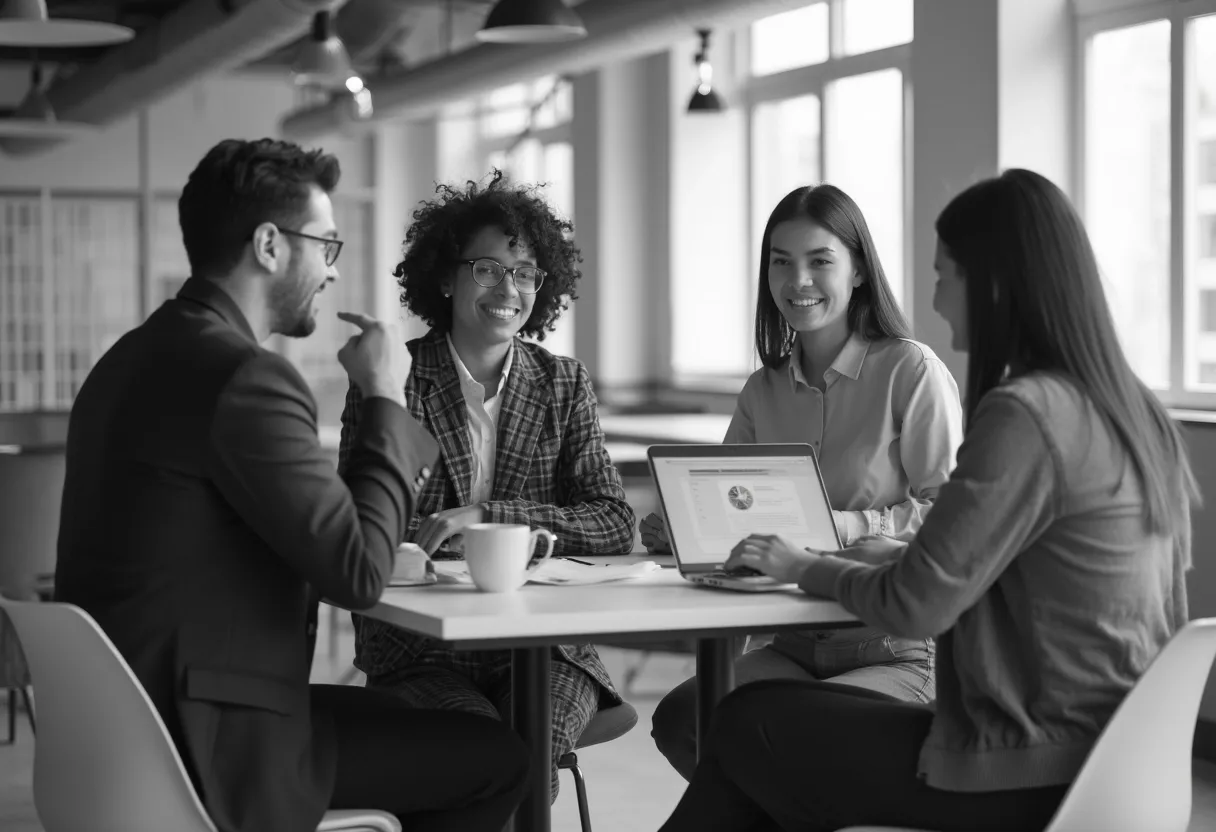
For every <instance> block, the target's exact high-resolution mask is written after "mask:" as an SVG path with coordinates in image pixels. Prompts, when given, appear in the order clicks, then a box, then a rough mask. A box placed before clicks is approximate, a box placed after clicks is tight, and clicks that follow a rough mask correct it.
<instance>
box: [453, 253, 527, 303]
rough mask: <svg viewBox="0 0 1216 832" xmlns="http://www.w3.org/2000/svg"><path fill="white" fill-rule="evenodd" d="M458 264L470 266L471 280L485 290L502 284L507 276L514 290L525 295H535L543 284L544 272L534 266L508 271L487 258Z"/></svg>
mask: <svg viewBox="0 0 1216 832" xmlns="http://www.w3.org/2000/svg"><path fill="white" fill-rule="evenodd" d="M460 262H461V263H467V264H468V265H469V266H471V267H472V269H473V280H474V281H475V282H476V283H477V285H478V286H485V287H486V288H487V289H492V288H493V287H495V286H497V285H498V284H499V283H502V279H503V278H504V277H506V276H507V275H508V274H509V275H511V282H513V283H514V284H515V288H516V290H518V291H519V292H520V293H522V294H525V295H533V294H536V292H537V291H538V290H539V289H540V286H541V284H542V283H544V282H545V270H544V269H538V268H536V266H516V267H515V268H513V269H508V268H507V267H506V266H504V265H503V264H502V263H499V262H498V261H497V260H491V259H490V258H488V257H479V258H477V259H476V260H461V261H460Z"/></svg>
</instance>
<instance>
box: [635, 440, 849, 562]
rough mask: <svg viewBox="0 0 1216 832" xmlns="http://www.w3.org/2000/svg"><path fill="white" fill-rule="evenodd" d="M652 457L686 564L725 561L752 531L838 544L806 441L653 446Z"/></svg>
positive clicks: (819, 545) (815, 544) (803, 543)
mask: <svg viewBox="0 0 1216 832" xmlns="http://www.w3.org/2000/svg"><path fill="white" fill-rule="evenodd" d="M778 451H779V452H778ZM650 462H651V469H652V471H653V473H654V477H655V484H656V486H657V487H658V490H659V496H660V499H661V500H662V503H663V510H664V512H665V513H666V515H667V521H668V523H669V524H670V528H669V530H668V532H669V534H670V535H671V538H672V541H673V542H674V544H675V545H674V546H673V548H674V549H675V551H676V555H677V559H678V561H679V563H680V565H681V566H702V565H706V566H712V565H715V564H721V563H722V562H723V561H724V560H726V557H727V556H728V555H729V554H730V550H731V549H732V548H734V546H735V544H736V543H738V542H739V541H740V540H742V539H743V538H745V537H747V536H748V535H749V534H778V535H781V536H782V537H785V538H788V539H789V540H790V541H792V542H793V543H796V544H797V545H798V546H800V547H810V548H812V549H825V550H828V551H835V550H836V549H838V548H840V543H839V540H838V538H837V537H836V526H835V524H834V522H833V521H832V510H831V506H830V505H829V503H828V497H827V493H826V492H825V490H824V487H823V480H822V479H821V478H820V476H819V468H818V466H817V465H816V463H815V459H814V457H813V456H812V452H811V449H810V447H809V446H803V445H781V446H770V448H769V449H767V450H766V447H765V446H764V445H702V446H691V445H683V446H654V447H652V448H651V449H650Z"/></svg>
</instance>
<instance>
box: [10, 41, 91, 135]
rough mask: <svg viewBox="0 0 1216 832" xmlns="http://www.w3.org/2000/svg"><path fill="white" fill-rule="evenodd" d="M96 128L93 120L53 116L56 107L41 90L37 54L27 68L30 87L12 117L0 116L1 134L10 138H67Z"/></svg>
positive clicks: (40, 70)
mask: <svg viewBox="0 0 1216 832" xmlns="http://www.w3.org/2000/svg"><path fill="white" fill-rule="evenodd" d="M96 129H97V127H96V125H93V124H87V123H85V122H82V121H60V120H59V119H58V118H56V117H55V109H54V108H53V107H52V106H51V102H50V101H48V100H47V97H46V93H44V92H43V91H42V65H41V64H40V63H39V61H38V59H37V57H35V58H34V64H33V68H32V70H31V72H30V91H29V92H27V93H26V94H25V98H23V99H22V100H21V103H20V104H18V105H17V109H16V110H14V111H13V115H12V116H11V117H9V118H0V136H5V137H11V138H40V139H43V138H70V137H72V136H78V135H81V134H82V133H91V132H93V131H94V130H96Z"/></svg>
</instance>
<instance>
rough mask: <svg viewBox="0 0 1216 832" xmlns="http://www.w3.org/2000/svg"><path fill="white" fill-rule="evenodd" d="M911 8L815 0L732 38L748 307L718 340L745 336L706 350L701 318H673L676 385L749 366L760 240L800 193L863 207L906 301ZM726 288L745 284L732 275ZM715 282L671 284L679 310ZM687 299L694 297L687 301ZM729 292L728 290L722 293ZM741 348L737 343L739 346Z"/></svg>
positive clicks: (886, 2) (906, 2)
mask: <svg viewBox="0 0 1216 832" xmlns="http://www.w3.org/2000/svg"><path fill="white" fill-rule="evenodd" d="M912 5H913V2H912V0H820V2H816V3H809V4H808V5H806V6H805V7H802V8H797V9H793V10H791V11H787V12H782V13H781V14H777V15H773V16H771V17H767V18H763V19H761V20H758V21H756V22H755V23H753V24H752V25H751V26H750V28H749V29H748V30H747V32H746V33H745V36H742V37H737V38H736V54H735V61H734V65H735V66H737V67H743V68H745V71H744V73H743V76H744V77H742V78H738V79H737V82H736V87H737V92H733V94H732V96H731V100H730V103H731V105H735V104H736V102H737V103H738V106H740V107H742V108H743V109H744V111H745V113H746V117H747V120H748V127H747V141H748V151H747V152H748V165H747V179H748V201H749V204H750V210H749V215H750V222H749V226H750V227H749V228H748V229H746V230H741V233H746V234H747V235H748V270H747V275H746V279H747V280H748V281H749V288H748V293H747V295H748V303H747V305H746V308H744V309H741V310H736V309H733V308H732V309H730V310H718V311H717V312H715V313H714V314H716V315H736V316H742V317H743V318H744V320H742V321H740V320H735V319H732V320H730V321H726V320H719V321H716V322H714V323H712V324H709V326H712V327H713V328H714V330H715V332H721V333H729V334H734V333H739V335H738V336H734V337H731V339H730V340H731V343H730V344H723V343H721V342H720V340H719V342H718V343H716V345H715V348H714V349H706V348H705V347H704V345H703V342H701V339H703V337H704V329H705V326H706V323H705V320H704V316H702V319H701V320H699V321H698V323H697V325H696V326H695V327H694V326H685V327H681V326H679V322H678V321H677V322H676V326H675V331H674V335H673V338H674V343H673V364H674V365H675V366H674V370H675V373H676V376H677V378H681V379H685V380H687V382H688V383H692V384H696V383H698V381H697V380H698V379H699V378H701V379H708V378H712V377H715V376H721V375H723V374H735V373H738V372H739V370H740V369H741V368H743V367H749V366H752V365H753V361H752V360H750V359H749V356H751V355H752V351H753V350H752V339H751V331H752V314H753V312H752V308H751V304H752V303H753V302H754V297H755V296H754V294H753V292H754V291H755V290H754V288H752V287H753V286H754V284H755V279H756V278H755V275H756V268H757V266H758V263H759V250H760V239H761V236H762V234H763V231H764V225H765V223H766V221H767V220H768V216H769V214H770V213H771V212H772V209H773V208H774V207H775V206H776V204H777V203H778V202H779V201H780V200H781V198H782V197H783V196H785V195H786V194H787V193H789V192H790V191H791V190H793V189H794V188H797V187H800V186H803V185H814V184H819V183H820V182H830V183H832V184H834V185H837V186H839V187H840V188H842V189H843V190H844V191H846V192H847V193H848V194H849V195H850V196H851V197H853V199H854V200H856V202H857V204H858V205H859V206H860V208H861V210H862V212H863V214H864V215H865V217H866V220H867V223H868V224H869V226H870V230H871V232H872V233H873V236H874V240H875V243H876V245H877V247H878V253H879V257H880V258H881V260H882V264H883V267H884V271H885V272H886V276H887V279H888V281H889V282H890V284H891V288H892V290H893V291H894V293H895V296H896V298H897V299H899V300H901V301H902V299H903V298H904V296H905V294H906V293H905V287H904V282H905V274H906V260H907V257H906V253H905V249H906V239H907V231H906V226H907V221H908V218H907V212H906V211H905V203H906V196H907V193H908V188H907V178H908V170H907V168H906V161H905V160H906V155H907V148H908V147H909V138H908V128H909V127H910V121H909V113H908V112H907V108H906V102H907V101H908V99H909V90H908V80H907V79H908V68H909V64H910V59H911V48H912V47H911V45H910V44H911V40H912ZM721 279H722V280H732V281H733V280H738V279H739V277H738V275H737V274H736V273H733V272H731V273H729V274H725V273H724V274H723V276H722V278H721ZM712 289H713V287H712V286H708V287H707V286H706V285H704V283H701V284H698V285H696V286H695V287H694V286H689V287H688V288H687V289H682V287H681V286H678V285H676V286H673V295H675V297H673V305H674V306H675V308H677V309H683V308H692V307H693V306H695V305H696V303H697V302H698V298H697V297H694V296H693V295H694V294H696V295H700V296H706V295H708V296H710V297H712V296H713V295H714V293H713V291H712ZM684 292H686V293H687V294H688V297H687V298H685V297H683V295H682V293H684ZM719 294H721V295H723V296H730V294H731V293H729V292H727V291H722V292H719ZM736 340H737V341H739V343H737V344H736V343H734V342H735V341H736Z"/></svg>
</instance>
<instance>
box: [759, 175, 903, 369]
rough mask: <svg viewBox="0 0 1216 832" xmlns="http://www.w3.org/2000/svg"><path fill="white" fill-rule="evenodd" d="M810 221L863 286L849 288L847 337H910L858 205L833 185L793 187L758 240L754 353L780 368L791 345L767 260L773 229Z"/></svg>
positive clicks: (791, 332) (790, 331)
mask: <svg viewBox="0 0 1216 832" xmlns="http://www.w3.org/2000/svg"><path fill="white" fill-rule="evenodd" d="M799 219H805V220H810V221H811V222H813V223H815V224H816V225H818V226H821V227H822V228H824V229H825V230H827V231H830V232H831V233H832V234H834V235H835V236H836V237H837V238H838V239H839V240H840V242H842V243H843V244H844V247H845V248H847V249H848V250H849V256H850V257H852V258H853V266H854V267H855V268H856V269H857V270H858V272H860V273H861V276H862V279H863V282H862V284H861V285H860V286H858V287H856V288H855V289H853V294H852V296H851V297H850V298H849V308H848V311H847V314H848V320H849V332H856V333H860V334H862V335H864V336H865V337H866V338H868V339H869V340H871V341H877V340H879V339H881V338H911V337H912V330H911V328H910V327H909V326H908V319H907V318H905V317H904V313H903V312H902V311H901V310H900V308H899V304H898V303H896V302H895V295H894V294H892V293H891V285H890V284H889V283H887V275H886V272H884V271H883V269H882V262H881V261H880V260H879V259H878V249H876V248H875V247H874V238H873V237H871V236H870V227H869V226H868V225H866V218H865V217H864V216H863V215H862V213H861V209H860V208H858V207H857V203H856V202H854V201H853V199H852V198H851V197H850V196H849V195H848V194H846V193H845V192H844V191H842V190H840V188H837V187H836V186H835V185H807V186H804V187H801V188H795V189H794V190H792V191H790V192H789V193H788V194H786V195H785V197H784V198H783V199H782V200H781V201H780V202H778V203H777V207H776V208H774V209H773V212H772V213H771V214H769V217H768V222H767V223H766V224H765V226H764V236H763V237H761V239H760V287H759V292H758V293H757V295H756V352H757V353H759V354H760V360H761V361H762V362H764V366H765V367H769V368H771V369H774V370H775V369H777V368H779V367H780V366H781V365H782V364H783V363H784V362H785V360H786V359H787V358H789V355H790V350H791V349H793V346H794V336H795V335H796V333H795V332H794V328H793V327H791V326H790V325H789V322H788V321H786V319H785V316H784V315H782V314H781V310H780V309H778V308H777V302H776V301H774V300H773V293H772V292H771V291H770V290H769V287H768V260H769V254H770V250H771V249H772V244H773V229H774V228H776V227H777V226H778V225H779V224H781V223H783V222H787V221H789V220H799Z"/></svg>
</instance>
